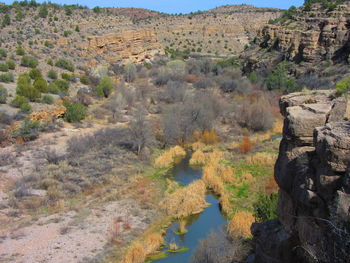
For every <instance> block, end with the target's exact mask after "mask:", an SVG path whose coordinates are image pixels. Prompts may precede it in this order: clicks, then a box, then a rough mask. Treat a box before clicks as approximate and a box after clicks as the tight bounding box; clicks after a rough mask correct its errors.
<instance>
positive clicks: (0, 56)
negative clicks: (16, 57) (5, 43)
mask: <svg viewBox="0 0 350 263" xmlns="http://www.w3.org/2000/svg"><path fill="white" fill-rule="evenodd" d="M6 57H7V52H6V50H5V49H3V48H0V59H3V58H6Z"/></svg>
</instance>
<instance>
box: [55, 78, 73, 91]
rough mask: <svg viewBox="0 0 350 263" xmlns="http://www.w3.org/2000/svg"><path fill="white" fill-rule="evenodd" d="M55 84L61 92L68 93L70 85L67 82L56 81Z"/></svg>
mask: <svg viewBox="0 0 350 263" xmlns="http://www.w3.org/2000/svg"><path fill="white" fill-rule="evenodd" d="M53 83H55V85H56V86H57V88H59V89H60V90H61V91H68V89H69V83H68V82H67V81H65V80H55V81H54V82H53Z"/></svg>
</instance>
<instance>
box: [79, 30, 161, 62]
mask: <svg viewBox="0 0 350 263" xmlns="http://www.w3.org/2000/svg"><path fill="white" fill-rule="evenodd" d="M82 49H83V50H84V52H83V53H85V54H86V55H88V54H91V53H92V54H98V55H100V56H101V57H102V58H104V59H105V60H106V61H108V62H116V61H120V60H123V59H129V60H132V61H135V62H136V61H137V62H138V61H142V60H144V59H146V58H149V57H150V56H152V55H153V54H156V53H161V50H162V48H161V46H160V44H159V42H158V40H157V37H156V34H155V32H154V31H153V30H150V29H135V30H125V31H122V32H119V33H110V34H106V35H101V36H92V37H90V38H89V39H88V41H87V42H85V43H83V44H82Z"/></svg>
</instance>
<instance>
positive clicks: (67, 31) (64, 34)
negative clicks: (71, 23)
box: [63, 30, 72, 37]
mask: <svg viewBox="0 0 350 263" xmlns="http://www.w3.org/2000/svg"><path fill="white" fill-rule="evenodd" d="M71 34H72V31H70V30H65V31H64V32H63V36H64V37H68V36H69V35H71Z"/></svg>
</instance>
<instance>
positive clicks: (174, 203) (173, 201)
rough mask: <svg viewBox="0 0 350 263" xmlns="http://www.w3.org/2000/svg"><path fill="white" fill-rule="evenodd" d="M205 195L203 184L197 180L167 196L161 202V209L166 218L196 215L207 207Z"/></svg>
mask: <svg viewBox="0 0 350 263" xmlns="http://www.w3.org/2000/svg"><path fill="white" fill-rule="evenodd" d="M205 194H206V187H205V183H204V182H203V181H202V180H197V181H194V182H193V183H191V184H189V185H188V186H186V187H183V188H180V189H178V190H176V191H175V192H174V193H173V194H171V195H169V196H168V197H167V198H166V199H165V200H164V201H162V202H161V207H162V208H163V209H164V211H165V212H166V214H167V215H168V216H173V217H175V218H182V217H187V216H189V215H193V214H198V213H200V212H202V211H203V209H204V208H206V207H207V206H208V205H209V204H208V203H207V202H206V201H205Z"/></svg>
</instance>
